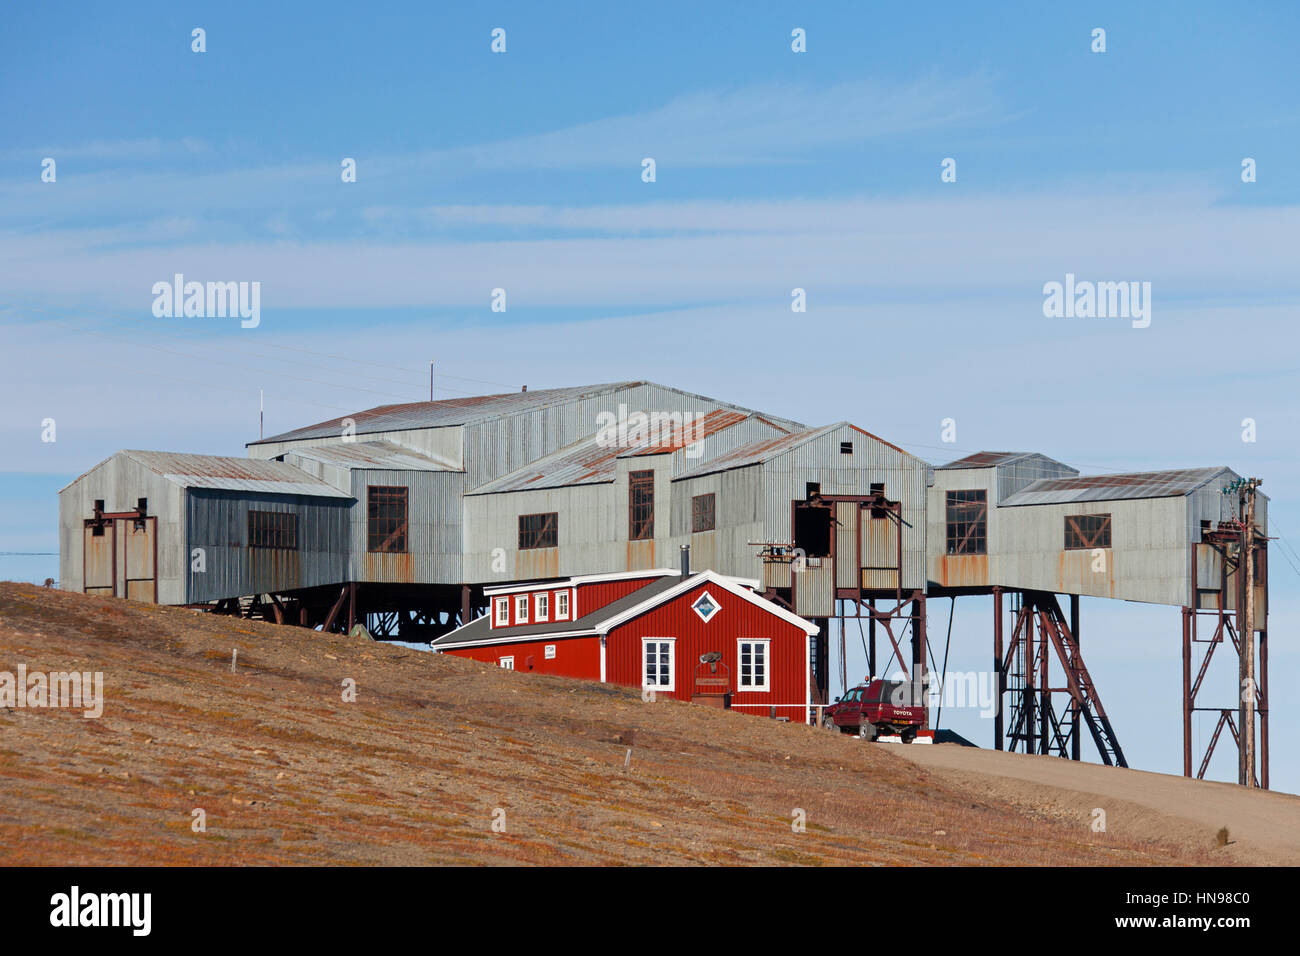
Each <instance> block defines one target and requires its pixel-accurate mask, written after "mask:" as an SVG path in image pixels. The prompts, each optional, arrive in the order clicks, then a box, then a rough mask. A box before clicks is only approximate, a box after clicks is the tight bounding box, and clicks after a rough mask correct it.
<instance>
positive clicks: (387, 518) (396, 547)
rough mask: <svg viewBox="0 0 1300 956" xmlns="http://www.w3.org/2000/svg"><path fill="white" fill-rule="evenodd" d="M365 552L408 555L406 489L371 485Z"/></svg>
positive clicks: (367, 503)
mask: <svg viewBox="0 0 1300 956" xmlns="http://www.w3.org/2000/svg"><path fill="white" fill-rule="evenodd" d="M366 550H367V551H374V552H379V553H381V554H403V553H405V551H406V488H404V487H388V486H385V485H370V486H369V487H368V488H367V489H366Z"/></svg>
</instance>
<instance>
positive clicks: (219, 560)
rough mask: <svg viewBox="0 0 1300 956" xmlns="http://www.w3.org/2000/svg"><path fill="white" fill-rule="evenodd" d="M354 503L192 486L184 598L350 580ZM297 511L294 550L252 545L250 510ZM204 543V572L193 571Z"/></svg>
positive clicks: (213, 597)
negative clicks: (194, 553)
mask: <svg viewBox="0 0 1300 956" xmlns="http://www.w3.org/2000/svg"><path fill="white" fill-rule="evenodd" d="M350 505H351V502H350V501H349V500H347V499H341V498H309V497H305V496H300V495H255V494H250V493H243V492H227V491H213V490H208V489H194V490H192V491H190V492H189V493H188V494H187V502H186V523H187V526H188V529H189V535H188V541H187V546H186V549H185V554H186V555H187V566H186V576H187V578H188V582H189V583H188V592H187V596H186V598H185V600H186V602H198V601H215V600H219V599H221V598H228V597H235V596H239V595H247V594H265V593H268V592H271V591H287V590H292V589H294V588H304V587H316V586H318V585H324V584H335V583H338V582H341V581H345V580H347V577H346V574H347V548H348V535H347V515H348V510H349V506H350ZM251 510H256V511H274V512H281V513H292V514H296V515H297V516H298V548H297V550H296V551H289V550H280V549H270V548H250V547H248V513H249V511H251ZM194 548H203V549H204V552H205V560H206V568H207V570H206V571H204V572H201V573H200V572H196V571H193V570H191V568H190V564H189V562H188V555H189V554H190V553H191V552H192V550H193V549H194Z"/></svg>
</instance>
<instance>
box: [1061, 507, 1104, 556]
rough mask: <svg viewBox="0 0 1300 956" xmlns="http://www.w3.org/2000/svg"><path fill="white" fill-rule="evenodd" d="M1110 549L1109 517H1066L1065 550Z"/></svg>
mask: <svg viewBox="0 0 1300 956" xmlns="http://www.w3.org/2000/svg"><path fill="white" fill-rule="evenodd" d="M1109 547H1110V515H1066V516H1065V550H1066V551H1081V550H1082V551H1091V550H1092V549H1093V548H1109Z"/></svg>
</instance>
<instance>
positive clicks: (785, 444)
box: [673, 422, 920, 481]
mask: <svg viewBox="0 0 1300 956" xmlns="http://www.w3.org/2000/svg"><path fill="white" fill-rule="evenodd" d="M840 428H851V429H853V430H854V431H855V432H857V433H858V434H860V435H865V436H866V437H868V438H870V439H871V440H872V441H878V442H880V443H881V444H882V445H885V446H886V447H888V448H892V449H893V450H894V451H896V452H898V453H899V454H902V455H907V456H908V457H909V458H910V457H914V456H912V455H911V454H910V453H909V452H906V451H903V449H901V448H899V447H898V446H897V445H895V444H892V443H891V442H887V441H885V440H884V439H883V438H881V437H879V436H878V435H873V434H871V432H869V431H866V430H864V429H861V428H859V427H858V426H857V425H854V424H852V423H851V422H835V423H834V424H833V425H823V426H822V427H821V428H805V429H803V430H801V431H795V432H791V433H790V434H788V435H780V436H778V437H776V438H763V439H760V440H759V441H752V442H749V443H748V444H745V445H741V446H740V447H739V448H733V449H732V450H731V451H729V452H727V453H726V454H724V455H719V456H718V457H717V458H713V459H711V460H709V461H707V462H705V463H704V464H702V465H700V466H699V467H697V468H693V469H691V470H690V471H687V472H685V473H684V474H681V475H678V476H677V477H676V478H674V479H673V481H680V480H682V479H684V478H696V477H698V476H700V475H711V474H713V473H714V472H718V471H730V470H731V469H732V468H745V467H748V466H749V465H757V464H761V463H763V462H765V461H769V460H771V459H773V458H775V457H777V456H778V455H783V454H785V453H786V452H787V451H789V450H790V449H792V448H798V447H799V446H800V445H804V444H807V443H808V442H810V441H815V440H816V439H818V438H821V437H822V436H824V435H828V434H830V433H831V432H833V431H835V430H837V429H840ZM917 461H918V463H920V459H917Z"/></svg>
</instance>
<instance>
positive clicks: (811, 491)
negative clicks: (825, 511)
mask: <svg viewBox="0 0 1300 956" xmlns="http://www.w3.org/2000/svg"><path fill="white" fill-rule="evenodd" d="M821 493H822V483H821V482H820V481H810V482H808V483H807V484H805V485H804V486H803V497H804V501H812V500H813V499H814V498H818V497H820V496H821Z"/></svg>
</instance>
